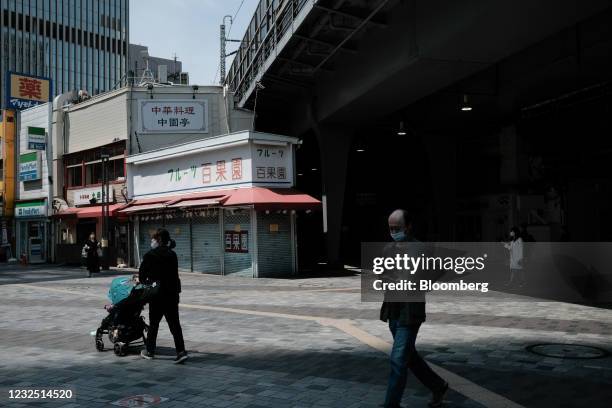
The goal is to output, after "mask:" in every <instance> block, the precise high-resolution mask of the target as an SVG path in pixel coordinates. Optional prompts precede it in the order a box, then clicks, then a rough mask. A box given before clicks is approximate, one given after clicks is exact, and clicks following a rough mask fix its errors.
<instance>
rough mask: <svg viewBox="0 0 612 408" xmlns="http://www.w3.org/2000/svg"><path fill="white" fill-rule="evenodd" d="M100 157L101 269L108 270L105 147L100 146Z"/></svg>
mask: <svg viewBox="0 0 612 408" xmlns="http://www.w3.org/2000/svg"><path fill="white" fill-rule="evenodd" d="M100 159H102V238H101V239H100V241H101V246H102V269H104V270H108V269H109V266H110V252H109V245H108V241H109V205H110V194H109V193H110V191H109V174H108V172H109V159H110V154H109V153H108V151H107V150H106V149H105V148H102V151H101V152H100Z"/></svg>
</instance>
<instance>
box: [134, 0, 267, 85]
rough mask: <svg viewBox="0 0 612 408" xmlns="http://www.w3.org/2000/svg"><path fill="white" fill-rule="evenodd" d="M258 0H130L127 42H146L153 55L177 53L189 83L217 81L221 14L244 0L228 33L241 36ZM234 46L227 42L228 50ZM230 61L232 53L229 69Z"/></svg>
mask: <svg viewBox="0 0 612 408" xmlns="http://www.w3.org/2000/svg"><path fill="white" fill-rule="evenodd" d="M243 1H244V2H243ZM258 2H259V0H172V1H168V0H164V1H162V0H130V42H131V43H132V44H141V45H146V46H148V47H149V55H151V56H154V57H161V58H173V56H174V54H175V53H176V55H177V57H178V59H179V61H182V62H183V71H187V72H189V80H190V82H191V83H192V84H201V85H207V84H211V83H213V81H214V83H218V81H219V72H218V68H219V25H221V21H222V20H223V16H225V15H227V14H229V15H232V16H233V15H234V14H235V13H236V11H237V10H238V8H239V7H240V4H241V3H243V4H242V7H240V11H239V12H238V14H237V15H236V19H235V20H234V24H233V27H232V28H231V32H230V35H229V36H230V37H231V38H235V39H242V36H243V35H244V32H245V29H246V26H247V25H248V23H249V22H250V20H251V17H253V13H254V12H255V7H257V3H258ZM228 28H229V27H228ZM226 29H227V28H226ZM236 47H237V44H236V43H228V45H227V50H228V52H231V51H233V50H234V49H236ZM231 61H232V58H231V57H230V58H228V59H227V68H228V69H229V65H230V64H231ZM215 75H216V78H215Z"/></svg>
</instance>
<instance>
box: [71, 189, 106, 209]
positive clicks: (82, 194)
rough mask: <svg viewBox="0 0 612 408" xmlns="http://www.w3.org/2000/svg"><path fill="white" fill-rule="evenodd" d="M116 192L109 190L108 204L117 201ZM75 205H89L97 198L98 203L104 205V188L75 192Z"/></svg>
mask: <svg viewBox="0 0 612 408" xmlns="http://www.w3.org/2000/svg"><path fill="white" fill-rule="evenodd" d="M114 192H115V190H113V189H112V188H110V189H109V193H110V200H109V199H108V198H107V197H105V200H104V201H106V202H113V201H115V194H114ZM73 194H74V196H73V197H74V205H88V204H91V199H93V198H95V199H96V203H97V204H100V203H102V187H92V188H82V189H79V190H74V191H73Z"/></svg>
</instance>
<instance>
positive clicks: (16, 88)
mask: <svg viewBox="0 0 612 408" xmlns="http://www.w3.org/2000/svg"><path fill="white" fill-rule="evenodd" d="M5 86H6V102H5V104H6V107H7V108H10V109H15V110H23V109H28V108H31V107H34V106H36V105H40V104H41V103H46V102H49V101H51V98H52V97H53V92H52V87H51V79H50V78H45V77H40V76H36V75H28V74H19V73H16V72H10V71H9V72H7V74H6V85H5Z"/></svg>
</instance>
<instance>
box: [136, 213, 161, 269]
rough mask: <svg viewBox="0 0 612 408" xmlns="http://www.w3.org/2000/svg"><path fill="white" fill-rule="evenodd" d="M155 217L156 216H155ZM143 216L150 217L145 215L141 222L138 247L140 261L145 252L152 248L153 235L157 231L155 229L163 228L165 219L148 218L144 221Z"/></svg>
mask: <svg viewBox="0 0 612 408" xmlns="http://www.w3.org/2000/svg"><path fill="white" fill-rule="evenodd" d="M153 217H155V216H153ZM143 218H145V219H146V218H148V216H144V217H142V218H141V221H140V223H139V227H138V229H139V232H138V235H139V239H138V248H139V254H138V257H139V258H140V261H142V258H143V257H144V254H146V253H147V252H148V251H149V250H150V249H151V237H152V236H153V234H154V233H155V231H157V229H158V228H162V227H163V221H162V220H161V219H159V220H147V221H143V220H142V219H143Z"/></svg>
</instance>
